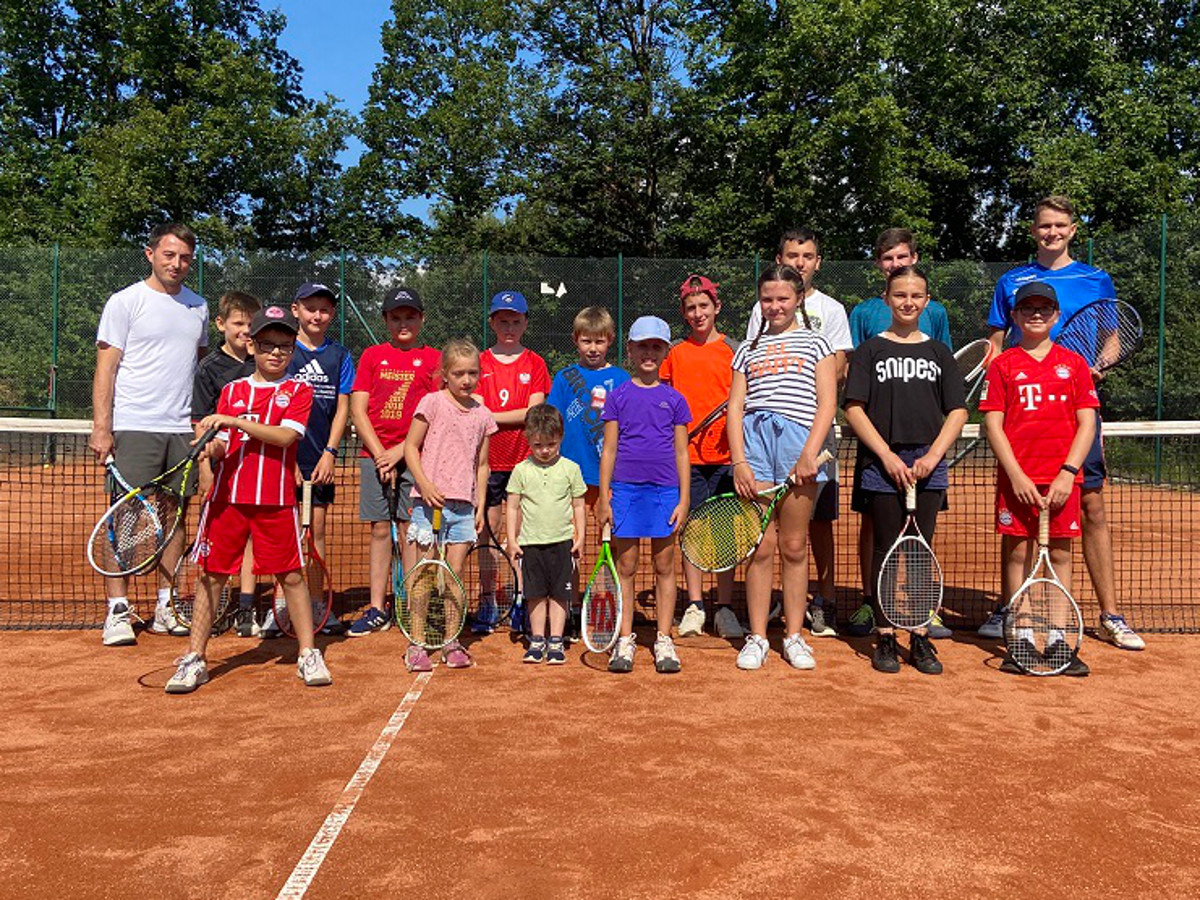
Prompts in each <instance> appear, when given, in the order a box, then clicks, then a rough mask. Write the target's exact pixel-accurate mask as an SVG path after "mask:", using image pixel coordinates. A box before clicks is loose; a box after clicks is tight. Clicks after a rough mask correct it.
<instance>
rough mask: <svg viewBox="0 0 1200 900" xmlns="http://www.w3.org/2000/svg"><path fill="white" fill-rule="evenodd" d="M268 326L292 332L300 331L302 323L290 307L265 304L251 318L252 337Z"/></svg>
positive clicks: (297, 332)
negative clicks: (297, 319)
mask: <svg viewBox="0 0 1200 900" xmlns="http://www.w3.org/2000/svg"><path fill="white" fill-rule="evenodd" d="M267 328H282V329H284V330H285V331H290V332H291V333H292V334H299V333H300V323H299V322H297V321H296V317H295V316H293V315H292V311H291V310H290V309H284V308H283V307H282V306H275V305H272V306H265V307H263V308H262V309H260V310H259V311H258V312H256V313H255V314H254V318H252V319H251V320H250V337H257V336H258V333H259V332H260V331H263V330H265V329H267Z"/></svg>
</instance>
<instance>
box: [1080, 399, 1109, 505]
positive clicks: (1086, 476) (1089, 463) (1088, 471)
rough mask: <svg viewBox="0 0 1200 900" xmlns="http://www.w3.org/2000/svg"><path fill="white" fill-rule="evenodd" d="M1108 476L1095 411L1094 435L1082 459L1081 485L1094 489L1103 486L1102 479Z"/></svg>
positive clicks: (1102, 440)
mask: <svg viewBox="0 0 1200 900" xmlns="http://www.w3.org/2000/svg"><path fill="white" fill-rule="evenodd" d="M1107 477H1108V466H1106V465H1105V464H1104V439H1103V438H1102V437H1101V436H1100V413H1099V412H1097V413H1096V437H1095V438H1094V439H1093V440H1092V446H1091V449H1090V450H1088V455H1087V458H1086V459H1085V460H1084V461H1083V487H1084V488H1086V489H1087V490H1089V491H1094V490H1096V489H1098V488H1102V487H1104V479H1105V478H1107Z"/></svg>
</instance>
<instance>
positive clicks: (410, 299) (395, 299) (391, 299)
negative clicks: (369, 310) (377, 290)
mask: <svg viewBox="0 0 1200 900" xmlns="http://www.w3.org/2000/svg"><path fill="white" fill-rule="evenodd" d="M402 306H407V307H409V308H410V309H415V310H417V311H418V312H425V304H424V303H422V302H421V295H420V294H418V293H417V290H416V288H410V287H401V288H396V289H395V290H394V291H388V293H387V294H386V295H385V296H384V298H383V311H384V312H387V311H388V310H389V309H400V308H401V307H402Z"/></svg>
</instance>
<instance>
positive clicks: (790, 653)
mask: <svg viewBox="0 0 1200 900" xmlns="http://www.w3.org/2000/svg"><path fill="white" fill-rule="evenodd" d="M783 658H784V659H786V660H787V661H788V662H789V663H791V664H792V668H793V669H815V668H816V667H817V661H816V660H815V659H813V654H812V647H810V646H808V644H806V643H805V642H804V638H802V637H801V636H800V633H799V632H797V633H795V634H789V635H788V636H787V637H785V638H784V639H783Z"/></svg>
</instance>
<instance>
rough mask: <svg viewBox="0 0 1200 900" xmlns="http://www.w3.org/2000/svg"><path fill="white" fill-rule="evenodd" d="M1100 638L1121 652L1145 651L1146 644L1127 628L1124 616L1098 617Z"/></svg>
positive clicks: (1108, 614) (1139, 636)
mask: <svg viewBox="0 0 1200 900" xmlns="http://www.w3.org/2000/svg"><path fill="white" fill-rule="evenodd" d="M1100 637H1102V638H1104V640H1106V641H1108V642H1109V643H1111V644H1115V645H1116V646H1118V647H1120V648H1121V649H1122V650H1145V649H1146V642H1145V641H1143V640H1142V638H1141V635H1139V634H1138V633H1137V632H1136V631H1134V630H1133V629H1132V628H1130V627H1129V623H1128V622H1126V621H1125V617H1124V616H1116V615H1113V614H1111V613H1104V614H1103V615H1101V616H1100Z"/></svg>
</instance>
